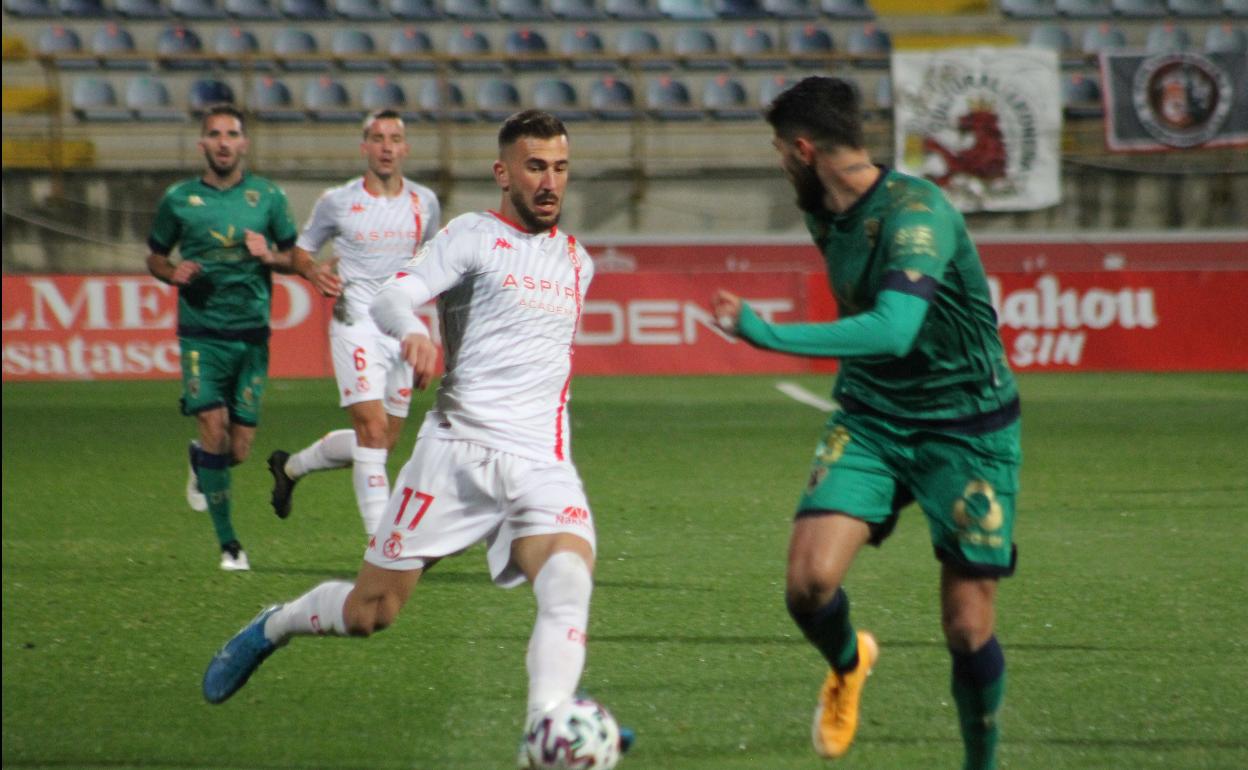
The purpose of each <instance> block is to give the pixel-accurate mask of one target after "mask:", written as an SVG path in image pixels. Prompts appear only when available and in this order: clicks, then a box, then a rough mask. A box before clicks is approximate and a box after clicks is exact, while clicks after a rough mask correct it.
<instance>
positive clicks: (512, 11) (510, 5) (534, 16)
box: [498, 0, 550, 21]
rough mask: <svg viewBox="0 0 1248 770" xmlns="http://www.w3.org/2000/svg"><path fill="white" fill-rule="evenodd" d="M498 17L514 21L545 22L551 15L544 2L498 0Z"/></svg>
mask: <svg viewBox="0 0 1248 770" xmlns="http://www.w3.org/2000/svg"><path fill="white" fill-rule="evenodd" d="M498 15H499V16H502V17H503V18H504V19H510V20H512V21H544V20H546V19H549V18H550V14H549V13H547V12H546V9H545V8H543V7H542V0H498Z"/></svg>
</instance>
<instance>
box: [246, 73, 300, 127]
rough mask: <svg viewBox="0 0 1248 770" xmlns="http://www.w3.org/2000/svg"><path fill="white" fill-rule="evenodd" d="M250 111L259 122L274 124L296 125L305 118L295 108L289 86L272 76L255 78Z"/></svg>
mask: <svg viewBox="0 0 1248 770" xmlns="http://www.w3.org/2000/svg"><path fill="white" fill-rule="evenodd" d="M251 109H252V110H253V111H255V113H256V117H257V118H259V119H260V120H264V121H270V122H274V123H298V122H300V121H302V120H303V119H304V117H305V115H304V112H303V110H300V109H298V108H296V107H295V100H294V97H293V96H291V93H290V86H288V85H286V83H284V82H283V81H281V80H280V79H278V78H277V77H274V76H272V75H265V76H264V77H262V78H257V79H256V83H255V85H254V86H253V87H252V91H251Z"/></svg>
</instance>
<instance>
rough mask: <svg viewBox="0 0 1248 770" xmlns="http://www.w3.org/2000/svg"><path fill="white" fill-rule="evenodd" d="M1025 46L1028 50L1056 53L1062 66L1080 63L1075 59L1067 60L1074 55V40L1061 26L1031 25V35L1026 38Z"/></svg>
mask: <svg viewBox="0 0 1248 770" xmlns="http://www.w3.org/2000/svg"><path fill="white" fill-rule="evenodd" d="M1027 46H1028V47H1029V48H1047V49H1049V50H1050V51H1056V52H1057V55H1058V56H1059V57H1062V66H1067V65H1068V64H1069V65H1071V66H1078V65H1079V64H1080V62H1079V61H1078V60H1076V59H1068V58H1067V57H1070V55H1071V54H1073V53H1075V40H1074V38H1072V37H1071V36H1070V32H1068V31H1067V30H1066V28H1065V27H1063V26H1062V25H1061V24H1044V23H1040V24H1033V25H1032V27H1031V33H1030V34H1029V35H1028V36H1027Z"/></svg>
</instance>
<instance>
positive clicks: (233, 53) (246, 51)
mask: <svg viewBox="0 0 1248 770" xmlns="http://www.w3.org/2000/svg"><path fill="white" fill-rule="evenodd" d="M212 52H213V53H215V54H216V55H217V56H220V57H221V58H222V66H224V67H225V68H226V69H228V70H237V69H242V68H243V66H244V65H246V66H248V67H250V68H251V69H253V70H267V69H272V68H273V62H272V61H271V60H265V59H260V58H258V55H259V53H260V41H259V40H257V39H256V36H255V35H254V34H253V33H252V32H251V31H250V30H246V29H243V28H242V27H239V26H237V25H235V26H232V27H222V28H220V29H218V30H217V34H216V35H215V36H214V37H213V39H212Z"/></svg>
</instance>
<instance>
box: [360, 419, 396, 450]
mask: <svg viewBox="0 0 1248 770" xmlns="http://www.w3.org/2000/svg"><path fill="white" fill-rule="evenodd" d="M389 428H390V426H389V424H388V423H387V421H386V418H385V415H384V414H383V415H382V416H381V417H377V418H374V417H371V416H370V417H366V418H363V419H359V420H356V421H355V442H356V444H358V445H359V446H363V447H372V448H374V449H389V447H390V444H391V443H392V442H391V441H390V430H389ZM395 438H396V439H397V436H396V437H395Z"/></svg>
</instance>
